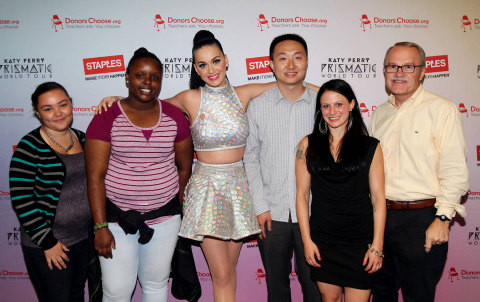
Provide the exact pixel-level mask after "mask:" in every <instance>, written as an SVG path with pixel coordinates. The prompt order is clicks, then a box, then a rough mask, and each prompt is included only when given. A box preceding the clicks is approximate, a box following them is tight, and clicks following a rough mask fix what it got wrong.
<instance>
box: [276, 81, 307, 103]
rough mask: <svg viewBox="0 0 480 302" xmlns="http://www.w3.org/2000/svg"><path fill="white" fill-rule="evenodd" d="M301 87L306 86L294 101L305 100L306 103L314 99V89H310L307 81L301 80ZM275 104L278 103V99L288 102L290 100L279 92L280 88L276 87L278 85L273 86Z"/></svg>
mask: <svg viewBox="0 0 480 302" xmlns="http://www.w3.org/2000/svg"><path fill="white" fill-rule="evenodd" d="M302 85H303V87H306V89H305V91H304V92H303V94H302V96H301V97H300V98H299V99H298V100H297V101H296V102H299V101H304V102H307V103H308V104H310V103H311V102H312V99H315V98H314V97H313V98H312V97H311V96H312V94H314V93H315V91H313V90H312V89H310V88H309V87H308V85H307V82H305V81H303V84H302ZM274 89H275V92H274V93H275V104H278V103H280V101H282V100H283V101H287V102H289V103H290V100H288V99H286V98H284V97H283V95H282V93H281V92H280V89H278V85H277V86H275V88H274Z"/></svg>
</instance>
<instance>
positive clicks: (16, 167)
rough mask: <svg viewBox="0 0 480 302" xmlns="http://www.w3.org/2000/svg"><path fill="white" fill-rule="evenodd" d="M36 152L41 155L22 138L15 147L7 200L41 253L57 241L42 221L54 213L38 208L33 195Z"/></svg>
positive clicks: (36, 200)
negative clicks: (8, 198) (40, 249)
mask: <svg viewBox="0 0 480 302" xmlns="http://www.w3.org/2000/svg"><path fill="white" fill-rule="evenodd" d="M38 150H40V151H42V149H40V148H38V147H37V146H35V145H34V144H33V143H32V142H31V141H29V140H28V139H27V138H26V137H24V138H23V139H22V140H21V141H20V142H19V143H18V145H17V147H16V149H15V152H14V153H13V156H12V160H11V161H10V170H9V184H10V200H11V202H12V207H13V210H14V211H15V213H16V214H17V218H18V220H19V222H20V224H21V225H22V227H23V228H24V229H25V231H26V233H27V234H28V235H29V236H30V238H31V239H32V241H33V242H34V243H35V244H37V245H39V246H40V247H41V248H42V249H43V250H48V249H50V248H52V247H53V246H55V244H57V242H58V240H57V239H55V237H54V236H53V231H52V228H51V223H50V222H49V221H47V219H45V217H46V216H49V215H51V216H54V213H51V212H49V211H46V210H45V209H44V208H43V207H39V205H40V204H39V200H38V199H39V197H37V195H36V192H35V182H36V178H37V177H36V176H37V175H36V171H37V167H38V166H39V163H38V154H37V153H38ZM43 151H46V150H45V149H44V150H43ZM44 197H45V198H53V197H52V196H44ZM52 221H53V218H52Z"/></svg>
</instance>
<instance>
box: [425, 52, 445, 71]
mask: <svg viewBox="0 0 480 302" xmlns="http://www.w3.org/2000/svg"><path fill="white" fill-rule="evenodd" d="M445 71H448V55H442V56H432V57H426V58H425V73H432V72H445Z"/></svg>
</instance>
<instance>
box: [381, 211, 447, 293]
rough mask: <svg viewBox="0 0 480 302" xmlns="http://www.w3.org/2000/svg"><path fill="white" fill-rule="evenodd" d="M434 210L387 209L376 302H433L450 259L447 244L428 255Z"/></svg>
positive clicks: (437, 247)
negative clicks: (427, 234)
mask: <svg viewBox="0 0 480 302" xmlns="http://www.w3.org/2000/svg"><path fill="white" fill-rule="evenodd" d="M435 213H436V209H435V208H434V207H429V208H424V209H417V210H388V211H387V223H386V226H385V242H384V246H383V251H384V254H385V259H384V260H383V267H382V269H380V271H379V272H377V273H376V274H374V276H373V287H372V293H373V300H372V301H373V302H391V301H392V302H393V301H395V302H396V301H398V290H399V289H400V288H401V289H402V294H403V301H405V302H417V301H418V302H433V301H434V298H435V289H436V286H437V283H438V280H439V278H440V276H441V275H442V272H443V268H444V266H445V262H446V259H447V252H448V243H444V244H442V245H433V246H432V249H431V250H430V252H429V253H426V252H425V247H424V245H425V231H426V230H427V228H428V227H429V225H430V224H431V223H432V221H433V220H434V219H435Z"/></svg>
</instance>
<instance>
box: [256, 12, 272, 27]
mask: <svg viewBox="0 0 480 302" xmlns="http://www.w3.org/2000/svg"><path fill="white" fill-rule="evenodd" d="M257 20H258V24H257V27H260V31H263V27H262V25H265V24H267V28H270V27H269V26H268V20H267V18H265V15H264V14H260V15H258V18H257Z"/></svg>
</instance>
